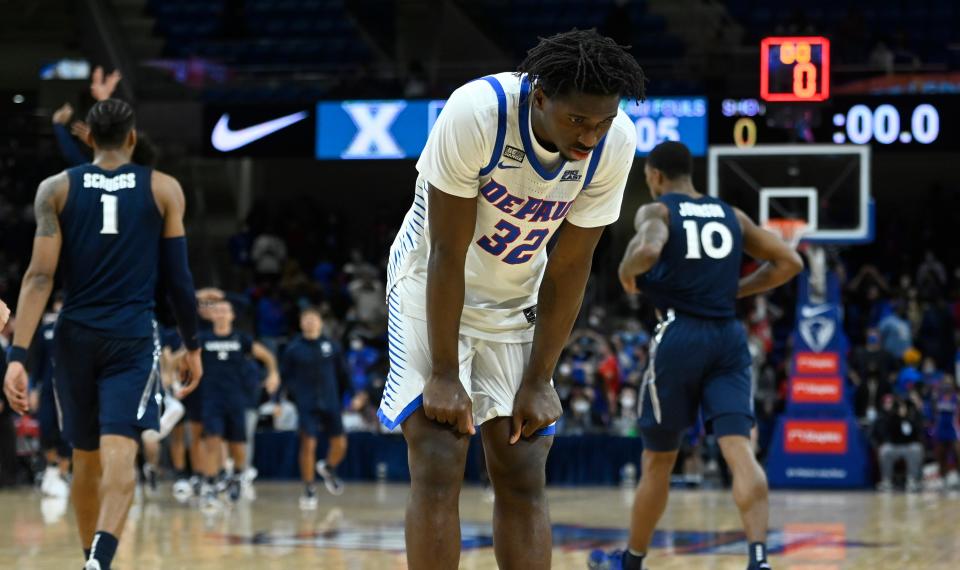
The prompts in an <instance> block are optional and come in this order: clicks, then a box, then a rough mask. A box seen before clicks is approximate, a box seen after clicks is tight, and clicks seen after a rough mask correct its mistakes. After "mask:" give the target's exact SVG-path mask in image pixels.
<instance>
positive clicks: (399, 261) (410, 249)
mask: <svg viewBox="0 0 960 570" xmlns="http://www.w3.org/2000/svg"><path fill="white" fill-rule="evenodd" d="M531 90H532V86H531V83H530V81H529V80H528V79H527V77H526V76H517V75H516V74H514V73H500V74H497V75H492V76H488V77H484V78H482V79H478V80H476V81H473V82H470V83H468V84H466V85H464V86H462V87H460V88H459V89H457V90H456V91H454V92H453V94H452V95H451V96H450V99H449V100H448V101H447V103H446V105H445V106H444V108H443V110H442V111H441V113H440V116H439V117H438V118H437V122H436V124H435V125H434V127H433V130H432V131H431V133H430V136H429V139H428V140H427V144H426V147H425V148H424V150H423V153H422V154H421V156H420V160H419V161H418V162H417V170H418V171H419V173H420V175H419V177H418V179H417V185H416V193H415V196H414V202H413V206H412V207H411V208H410V211H409V212H407V215H406V218H405V219H404V222H403V226H402V227H401V229H400V232H399V233H398V234H397V237H396V239H395V240H394V242H393V246H392V247H391V248H390V260H389V266H388V270H387V272H388V283H387V291H388V292H389V291H394V288H397V290H396V291H395V292H396V293H399V294H397V295H394V297H393V298H394V299H399V305H400V306H398V307H392V310H398V311H400V313H402V314H404V315H405V316H409V317H413V318H417V319H421V320H424V319H426V282H427V258H428V256H429V232H430V227H429V224H428V222H427V220H428V213H427V212H428V210H429V208H430V204H429V201H428V190H427V188H428V184H429V185H432V186H434V187H436V188H437V189H439V190H441V191H443V192H445V193H448V194H451V195H454V196H459V197H462V198H474V199H476V200H477V221H476V227H475V230H474V236H473V242H472V243H471V245H470V248H469V250H468V252H467V258H466V264H465V268H464V271H465V274H464V275H465V281H466V295H465V298H464V306H463V315H462V318H461V329H460V331H461V334H464V335H466V336H473V337H477V338H483V339H488V340H495V341H498V342H529V341H531V340H532V338H533V328H534V321H535V319H536V304H537V290H538V288H539V286H540V280H541V279H542V277H543V271H544V268H545V267H546V264H547V254H546V245H547V242H548V241H549V240H550V237H551V236H552V235H553V233H554V232H555V231H556V229H557V228H558V227H559V226H560V224H561V223H563V220H565V219H566V220H568V221H569V222H570V223H571V224H574V225H576V226H579V227H584V228H590V227H599V226H606V225H608V224H611V223H613V222H614V221H616V220H617V218H618V217H619V215H620V204H621V201H622V199H623V191H624V187H625V186H626V181H627V175H628V174H629V172H630V166H631V165H632V163H633V157H634V153H635V150H636V130H635V127H634V125H633V123H632V121H631V120H630V119H629V118H628V117H627V115H626V114H625V113H624V112H623V111H622V110H621V111H620V112H619V113H618V114H617V117H616V118H615V119H614V121H613V124H612V126H611V128H610V130H609V132H608V133H607V135H606V136H605V137H604V138H603V139H602V140H601V142H600V143H599V144H598V145H597V147H596V148H595V149H594V150H593V152H592V153H591V154H590V156H588V157H587V158H586V159H585V160H582V161H577V162H567V161H564V160H563V159H562V158H561V157H560V155H559V154H557V153H550V152H548V151H547V150H545V149H544V148H543V147H542V146H541V145H540V144H539V143H538V142H537V140H536V137H534V136H533V132H532V129H531V125H530V115H531V100H532V99H533V97H531V96H530V93H531Z"/></svg>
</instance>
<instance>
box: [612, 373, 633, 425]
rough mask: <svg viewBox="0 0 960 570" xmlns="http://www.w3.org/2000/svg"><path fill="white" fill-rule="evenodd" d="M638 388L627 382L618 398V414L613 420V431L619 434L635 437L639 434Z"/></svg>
mask: <svg viewBox="0 0 960 570" xmlns="http://www.w3.org/2000/svg"><path fill="white" fill-rule="evenodd" d="M638 413H639V408H638V407H637V388H636V386H633V385H631V384H625V385H624V386H623V388H622V389H621V390H620V394H619V396H618V398H617V414H616V416H615V417H614V420H613V426H612V428H613V432H614V433H616V434H617V435H622V436H626V437H635V436H636V435H637V416H638Z"/></svg>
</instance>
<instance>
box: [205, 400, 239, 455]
mask: <svg viewBox="0 0 960 570" xmlns="http://www.w3.org/2000/svg"><path fill="white" fill-rule="evenodd" d="M203 435H204V437H221V438H223V439H225V440H227V441H228V442H230V443H246V441H247V410H246V407H245V406H244V405H243V403H242V402H240V403H238V402H228V401H225V400H222V399H220V398H214V397H211V396H210V392H209V391H208V392H207V394H206V397H205V399H204V402H203Z"/></svg>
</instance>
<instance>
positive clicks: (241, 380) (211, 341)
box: [200, 331, 253, 402]
mask: <svg viewBox="0 0 960 570" xmlns="http://www.w3.org/2000/svg"><path fill="white" fill-rule="evenodd" d="M200 348H202V349H203V352H202V353H201V357H202V359H203V384H205V385H206V387H205V390H204V397H211V398H217V399H219V400H228V401H238V400H243V401H244V402H245V401H246V400H245V396H246V392H245V387H246V381H247V378H248V368H247V357H248V356H250V354H251V352H252V350H253V339H252V338H250V336H249V335H247V334H244V333H241V332H237V331H234V332H232V333H230V334H228V335H225V336H219V335H217V334H216V333H214V332H213V331H207V332H202V333H200Z"/></svg>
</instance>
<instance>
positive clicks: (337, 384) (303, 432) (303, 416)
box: [280, 308, 347, 510]
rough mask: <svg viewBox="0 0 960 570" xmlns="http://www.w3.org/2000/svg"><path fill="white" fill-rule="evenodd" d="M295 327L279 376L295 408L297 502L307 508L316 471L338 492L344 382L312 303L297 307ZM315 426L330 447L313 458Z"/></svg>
mask: <svg viewBox="0 0 960 570" xmlns="http://www.w3.org/2000/svg"><path fill="white" fill-rule="evenodd" d="M300 330H301V332H302V335H300V336H298V337H297V338H295V339H294V340H293V341H292V342H290V344H288V345H287V348H286V350H285V351H284V353H283V358H282V360H281V364H280V371H281V374H280V376H281V377H282V378H283V381H284V384H285V385H286V387H287V391H288V392H289V393H290V395H291V396H292V397H293V399H294V400H295V401H296V403H297V410H298V412H299V413H298V417H299V421H300V427H299V431H300V475H301V478H302V479H303V483H304V485H305V489H304V495H303V497H301V499H300V506H301V508H303V509H304V510H312V509H315V508H317V494H316V487H315V485H314V480H315V475H316V474H317V473H319V474H320V476H321V477H322V478H323V482H324V484H325V485H326V487H327V490H328V491H330V493H331V494H333V495H340V494H342V493H343V482H342V481H340V479H339V477H337V466H338V465H339V464H340V462H341V461H343V458H344V456H345V455H346V453H347V437H346V436H345V435H344V433H343V420H342V418H341V394H342V393H343V388H344V387H345V386H346V385H347V382H346V381H347V374H346V369H347V368H346V365H345V363H344V360H343V352H342V351H341V350H340V347H339V346H338V345H337V344H336V343H335V342H333V341H332V340H330V339H329V338H327V337H326V336H324V335H323V334H322V332H323V318H322V317H321V315H320V311H319V310H318V309H315V308H307V309H304V310H303V311H302V312H301V313H300ZM321 430H322V431H323V432H325V433H326V434H327V437H328V438H330V447H329V451H327V457H326V459H325V460H320V461H317V462H316V464H314V461H316V457H317V434H318V433H319V432H320V431H321ZM315 469H316V471H314V470H315Z"/></svg>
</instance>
